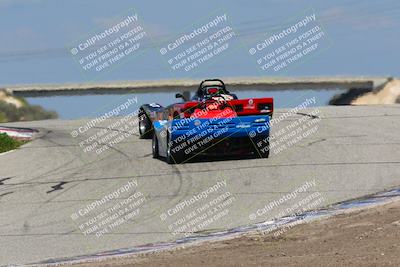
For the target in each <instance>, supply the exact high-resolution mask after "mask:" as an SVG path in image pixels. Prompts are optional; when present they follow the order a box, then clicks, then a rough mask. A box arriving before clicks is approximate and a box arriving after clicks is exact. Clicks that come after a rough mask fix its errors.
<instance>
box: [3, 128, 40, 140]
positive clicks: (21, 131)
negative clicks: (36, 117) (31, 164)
mask: <svg viewBox="0 0 400 267" xmlns="http://www.w3.org/2000/svg"><path fill="white" fill-rule="evenodd" d="M36 132H37V131H36V130H34V129H29V128H17V127H3V126H0V133H6V134H7V135H8V136H10V137H12V138H15V139H18V140H32V138H33V134H34V133H36Z"/></svg>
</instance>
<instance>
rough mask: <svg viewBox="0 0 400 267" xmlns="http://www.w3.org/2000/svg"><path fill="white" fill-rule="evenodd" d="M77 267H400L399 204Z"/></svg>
mask: <svg viewBox="0 0 400 267" xmlns="http://www.w3.org/2000/svg"><path fill="white" fill-rule="evenodd" d="M73 266H79V267H83V266H85V267H92V266H109V267H117V266H118V267H123V266H124V267H126V266H174V267H180V266H400V201H397V202H392V203H389V204H385V205H380V206H375V207H372V208H368V209H363V210H358V211H354V212H351V213H344V214H340V215H337V216H334V217H330V218H327V219H322V220H319V221H315V222H311V223H307V224H301V225H297V226H295V227H293V228H292V229H289V230H288V231H286V232H285V233H283V234H281V235H279V236H275V235H274V233H269V234H268V235H263V234H261V233H257V234H251V235H246V236H242V237H239V238H235V239H231V240H226V241H218V242H213V243H203V244H201V245H198V246H191V247H187V248H183V249H179V250H174V251H164V252H159V253H157V254H143V255H138V256H131V257H126V258H118V259H110V260H105V261H100V262H93V263H85V264H82V263H81V264H75V265H73Z"/></svg>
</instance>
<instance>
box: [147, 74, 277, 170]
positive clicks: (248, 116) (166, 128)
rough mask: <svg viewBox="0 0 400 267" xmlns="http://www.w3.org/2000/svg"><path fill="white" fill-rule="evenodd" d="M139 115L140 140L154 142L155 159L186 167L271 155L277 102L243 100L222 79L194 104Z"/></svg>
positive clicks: (209, 83)
mask: <svg viewBox="0 0 400 267" xmlns="http://www.w3.org/2000/svg"><path fill="white" fill-rule="evenodd" d="M175 96H176V98H181V99H182V100H183V101H182V102H181V103H175V104H172V105H169V106H167V107H162V106H161V105H159V104H157V103H152V104H145V105H142V106H141V107H140V110H139V134H140V138H143V139H145V138H152V140H153V141H152V152H153V157H154V158H158V157H164V158H165V159H166V161H167V163H170V164H173V163H182V162H185V161H187V160H189V159H191V158H193V157H195V156H198V155H210V156H226V155H244V154H246V155H254V156H256V157H262V158H267V157H268V155H269V132H270V118H271V117H272V114H273V99H272V98H248V99H238V98H237V96H236V95H235V94H232V93H230V92H229V91H228V90H227V89H226V87H225V84H224V82H223V81H222V80H219V79H210V80H204V81H202V82H201V83H200V86H199V88H198V89H197V91H196V93H195V95H194V96H193V98H192V99H191V100H188V99H185V98H184V97H183V95H181V94H176V95H175Z"/></svg>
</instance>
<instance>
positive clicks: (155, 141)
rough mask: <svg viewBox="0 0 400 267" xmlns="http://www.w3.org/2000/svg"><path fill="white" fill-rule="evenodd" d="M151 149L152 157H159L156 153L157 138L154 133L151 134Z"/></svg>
mask: <svg viewBox="0 0 400 267" xmlns="http://www.w3.org/2000/svg"><path fill="white" fill-rule="evenodd" d="M151 150H152V154H153V158H154V159H157V158H159V157H160V154H159V153H158V139H157V135H156V134H153V140H152V142H151Z"/></svg>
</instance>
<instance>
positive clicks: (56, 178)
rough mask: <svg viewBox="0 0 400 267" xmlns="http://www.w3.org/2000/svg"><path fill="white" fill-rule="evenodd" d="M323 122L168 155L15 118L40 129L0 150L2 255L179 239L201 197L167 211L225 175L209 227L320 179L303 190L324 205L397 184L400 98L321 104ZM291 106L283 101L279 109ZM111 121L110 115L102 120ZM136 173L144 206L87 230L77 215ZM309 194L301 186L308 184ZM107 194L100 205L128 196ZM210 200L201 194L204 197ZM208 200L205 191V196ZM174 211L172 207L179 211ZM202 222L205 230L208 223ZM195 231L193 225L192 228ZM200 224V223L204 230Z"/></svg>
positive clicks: (16, 259) (231, 222) (58, 123)
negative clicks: (306, 130) (179, 223)
mask: <svg viewBox="0 0 400 267" xmlns="http://www.w3.org/2000/svg"><path fill="white" fill-rule="evenodd" d="M313 110H315V109H308V110H302V111H301V114H296V115H294V116H292V117H290V118H287V119H285V120H284V121H283V122H281V123H279V124H276V125H275V126H273V129H272V131H273V133H277V132H278V131H279V130H280V129H282V128H284V127H286V126H287V125H289V124H291V123H292V122H293V121H295V120H298V119H299V118H302V117H306V118H305V120H306V121H311V120H316V119H317V118H315V117H314V118H313V117H312V116H308V115H307V114H310V113H311V112H312V111H313ZM319 110H320V114H319V116H320V117H321V120H320V122H319V123H318V130H317V131H316V132H315V133H313V134H311V135H309V136H307V137H305V138H304V139H302V140H300V141H299V142H297V143H296V144H294V145H293V146H290V147H288V148H287V149H285V150H283V151H281V152H280V153H274V149H272V153H271V156H270V158H268V159H242V160H238V159H226V160H220V161H194V162H190V163H186V164H181V165H168V164H166V163H165V162H164V161H162V160H158V159H153V158H152V157H151V141H150V140H140V139H138V137H137V136H130V137H128V138H126V139H124V140H123V141H121V142H120V143H119V144H117V145H116V146H115V147H113V148H112V149H109V150H107V151H104V152H103V153H101V154H100V155H97V154H95V153H93V152H86V153H85V152H83V151H82V148H81V147H80V146H79V145H78V142H79V140H82V139H85V138H87V137H88V136H89V135H90V134H93V132H94V131H98V130H99V127H100V126H99V125H97V126H96V129H91V130H90V131H88V132H87V136H78V137H76V138H72V137H71V135H70V133H71V131H73V130H74V129H76V128H77V127H79V126H81V125H83V124H84V123H85V120H72V121H63V120H49V121H37V122H25V123H11V124H9V125H10V126H18V127H33V128H37V129H39V130H40V133H41V134H40V137H39V138H38V139H36V140H34V141H33V142H31V143H29V144H27V145H25V146H23V147H22V148H21V149H18V150H16V151H12V152H9V153H4V154H1V155H0V166H1V167H0V246H1V249H0V265H7V264H23V263H33V262H38V261H42V260H45V259H52V258H61V257H71V256H77V255H85V254H90V253H95V252H101V251H107V250H112V249H118V248H127V247H133V246H137V245H143V244H148V243H155V242H162V241H169V240H174V239H177V238H178V237H179V236H176V235H173V234H172V233H171V231H170V230H169V229H168V226H169V225H170V224H171V222H174V221H176V219H178V218H179V217H182V216H185V215H187V214H188V213H190V212H191V211H193V210H195V208H196V207H201V206H202V205H203V204H204V202H202V200H199V201H197V202H195V203H193V204H192V205H191V206H188V207H186V209H184V210H182V211H180V212H179V214H177V215H171V216H169V217H168V216H167V219H166V221H162V220H161V219H160V215H161V214H163V213H165V212H167V211H168V210H169V209H171V208H173V207H175V205H176V204H178V203H181V202H182V201H184V200H188V199H191V198H192V197H193V196H195V195H197V194H199V193H200V192H202V191H204V190H206V189H207V188H209V187H211V186H213V185H215V184H216V183H217V182H218V181H226V187H224V188H220V189H219V190H220V191H218V192H214V193H213V194H211V195H209V196H208V199H207V201H208V200H210V199H212V198H213V197H214V198H215V197H217V196H218V195H219V194H221V193H223V192H230V194H231V196H233V197H234V201H233V202H232V203H231V204H230V205H229V206H228V211H229V212H228V213H227V214H226V215H225V216H222V217H220V218H219V219H216V220H215V221H213V222H212V223H211V224H209V225H208V226H207V227H205V229H202V230H204V232H207V231H217V230H223V229H229V228H233V227H236V226H241V225H246V224H250V223H254V222H261V221H265V220H268V219H270V218H272V217H273V216H276V213H278V212H279V211H282V210H284V209H285V207H290V205H292V204H293V203H294V202H296V200H299V199H300V196H298V197H297V198H296V199H294V200H293V201H294V202H290V201H287V202H284V203H282V204H281V205H280V206H279V207H276V208H274V209H272V210H271V211H270V212H268V213H266V214H263V215H262V216H257V217H256V218H255V219H254V220H250V219H249V215H250V214H254V213H255V212H256V211H257V210H258V209H260V208H262V207H264V206H265V205H266V204H268V203H270V202H272V201H276V200H278V199H280V198H281V197H282V195H285V194H286V193H290V192H292V191H293V190H296V188H299V187H300V186H302V185H303V184H304V183H305V182H307V181H308V182H309V181H312V180H314V179H315V186H313V187H311V188H309V189H308V191H307V192H304V195H306V194H310V193H311V192H320V194H321V195H322V196H323V202H321V203H319V205H318V206H326V205H329V204H331V203H335V202H339V201H343V200H346V199H350V198H356V197H360V196H363V195H367V194H371V193H374V192H378V191H382V190H385V189H388V188H391V187H394V186H398V185H399V184H400V123H399V120H400V106H399V105H391V106H357V107H355V106H343V107H321V108H319ZM283 112H284V110H277V111H276V113H275V115H274V116H275V117H276V116H279V114H282V113H283ZM109 124H110V121H107V122H105V123H104V126H107V125H109ZM132 180H136V181H137V183H138V186H137V187H135V188H134V189H132V191H131V192H130V193H129V195H131V194H132V193H133V192H134V191H135V192H139V191H140V192H141V193H142V194H143V195H144V196H145V198H146V201H145V202H144V204H143V205H142V206H141V207H140V213H139V214H138V215H137V216H135V217H134V218H133V219H132V220H130V221H127V222H125V223H122V224H121V225H119V226H118V227H116V228H115V229H113V230H112V231H110V232H109V233H107V234H104V235H103V236H101V237H96V236H95V235H93V234H92V235H86V236H85V235H84V234H82V232H81V231H80V229H79V227H78V226H79V225H80V224H81V223H83V222H85V221H86V220H87V219H89V218H90V217H91V216H89V215H85V216H82V217H80V218H79V219H78V220H73V219H72V218H71V215H72V214H74V213H77V212H78V211H79V210H81V209H82V208H83V207H86V205H87V204H89V203H92V202H93V201H95V200H96V199H97V200H98V199H101V198H103V197H104V196H105V195H107V194H109V193H110V192H113V191H115V190H116V189H118V188H120V187H121V186H124V185H126V184H127V183H128V181H132ZM301 194H303V193H301ZM129 195H124V196H121V197H120V198H119V199H113V200H110V201H109V202H108V203H106V204H105V205H104V206H99V207H97V208H96V210H95V211H93V213H91V214H98V213H99V212H100V211H102V210H105V207H106V206H107V207H110V206H109V205H111V206H112V205H113V204H115V203H117V202H121V201H123V200H124V198H125V199H126V198H127V196H129ZM203 200H204V199H203ZM204 201H205V200H204ZM174 216H175V217H174ZM204 232H203V233H204ZM195 234H196V233H195ZM197 234H200V233H197Z"/></svg>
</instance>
